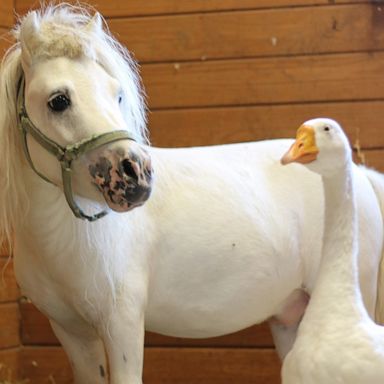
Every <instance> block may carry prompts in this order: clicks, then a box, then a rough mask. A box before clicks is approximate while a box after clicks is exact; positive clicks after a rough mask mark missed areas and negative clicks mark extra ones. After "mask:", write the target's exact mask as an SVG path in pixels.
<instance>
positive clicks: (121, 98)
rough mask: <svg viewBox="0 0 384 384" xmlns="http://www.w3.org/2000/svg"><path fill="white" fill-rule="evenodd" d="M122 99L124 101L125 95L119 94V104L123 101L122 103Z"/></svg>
mask: <svg viewBox="0 0 384 384" xmlns="http://www.w3.org/2000/svg"><path fill="white" fill-rule="evenodd" d="M122 101H123V96H122V95H120V96H119V104H121V103H122Z"/></svg>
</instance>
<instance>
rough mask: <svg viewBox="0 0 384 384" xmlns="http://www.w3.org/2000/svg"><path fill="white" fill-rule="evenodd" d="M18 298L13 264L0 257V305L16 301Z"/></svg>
mask: <svg viewBox="0 0 384 384" xmlns="http://www.w3.org/2000/svg"><path fill="white" fill-rule="evenodd" d="M19 296H20V293H19V289H18V287H17V284H16V279H15V274H14V271H13V262H12V260H10V261H9V260H8V259H6V258H2V257H0V303H2V302H9V301H16V300H17V299H18V298H19Z"/></svg>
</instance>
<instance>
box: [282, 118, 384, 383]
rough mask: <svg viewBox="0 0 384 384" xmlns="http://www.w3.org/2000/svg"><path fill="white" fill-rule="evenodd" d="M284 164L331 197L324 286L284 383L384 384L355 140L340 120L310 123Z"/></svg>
mask: <svg viewBox="0 0 384 384" xmlns="http://www.w3.org/2000/svg"><path fill="white" fill-rule="evenodd" d="M281 162H282V164H288V163H292V162H298V163H303V164H305V165H306V166H307V167H308V168H309V169H310V170H311V171H314V172H316V173H318V174H320V175H321V176H322V180H323V188H324V196H325V222H324V225H325V228H324V243H323V244H324V248H323V255H322V260H321V263H320V268H319V273H318V279H317V282H316V285H315V288H314V291H313V293H312V296H311V300H310V303H309V305H308V307H307V310H306V312H305V315H304V317H303V320H302V322H301V324H300V327H299V331H298V337H297V339H296V342H295V344H294V347H293V349H292V350H291V351H290V352H289V354H288V355H287V357H286V359H285V361H284V364H283V369H282V379H283V381H282V382H283V384H336V383H337V384H339V383H340V384H341V383H342V384H383V383H384V327H381V326H379V325H377V324H375V323H374V322H373V321H372V320H371V318H370V317H369V316H368V314H367V311H366V310H365V307H364V305H363V301H362V297H361V292H360V288H359V284H358V272H357V255H358V247H359V244H358V241H357V233H358V222H357V213H356V202H355V192H354V181H353V172H352V168H353V167H354V166H355V165H354V164H353V162H352V155H351V148H350V145H349V142H348V139H347V137H346V136H345V134H344V132H343V130H342V129H341V127H340V126H339V124H338V123H336V122H335V121H333V120H330V119H314V120H309V121H307V122H306V123H304V124H303V125H302V126H301V127H300V128H299V129H298V131H297V136H296V141H295V143H294V144H293V145H292V147H291V148H290V150H289V151H288V152H287V153H286V154H285V155H284V157H283V158H282V160H281Z"/></svg>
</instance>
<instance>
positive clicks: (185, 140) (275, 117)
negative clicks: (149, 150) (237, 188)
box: [149, 101, 384, 148]
mask: <svg viewBox="0 0 384 384" xmlns="http://www.w3.org/2000/svg"><path fill="white" fill-rule="evenodd" d="M320 116H324V117H325V116H326V117H330V118H333V119H335V120H338V121H339V122H340V123H341V124H342V126H343V127H344V129H345V131H346V132H347V134H348V136H349V138H350V140H351V142H352V143H356V142H357V140H358V141H359V144H360V146H361V147H363V148H372V147H374V148H377V147H379V146H382V147H384V135H383V134H382V132H383V123H382V121H383V120H384V101H375V102H352V103H318V104H298V105H268V106H253V107H233V108H231V107H223V108H201V109H176V110H163V111H154V112H153V113H150V114H149V128H150V137H151V142H152V144H153V145H154V146H159V147H189V146H199V145H214V144H227V143H237V142H245V141H256V140H265V139H278V138H283V137H293V136H294V134H295V132H296V129H297V128H298V127H299V126H300V125H301V124H302V123H303V122H304V121H306V120H308V119H312V118H315V117H320Z"/></svg>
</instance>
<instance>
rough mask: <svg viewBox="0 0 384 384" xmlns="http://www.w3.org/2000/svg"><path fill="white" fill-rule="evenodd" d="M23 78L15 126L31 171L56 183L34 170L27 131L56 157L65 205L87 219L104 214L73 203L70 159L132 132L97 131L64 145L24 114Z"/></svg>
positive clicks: (49, 181) (19, 91)
mask: <svg viewBox="0 0 384 384" xmlns="http://www.w3.org/2000/svg"><path fill="white" fill-rule="evenodd" d="M24 92H25V80H24V76H23V77H22V78H21V80H20V85H19V89H18V93H17V114H18V117H19V124H18V127H19V130H20V132H21V135H22V143H23V149H24V154H25V157H26V158H27V161H28V163H29V165H30V167H31V168H32V169H33V170H34V172H35V173H36V174H37V175H39V176H40V177H41V178H42V179H43V180H45V181H47V182H48V183H51V184H53V185H56V184H55V183H53V182H52V181H51V180H49V179H48V178H47V177H46V176H45V175H43V174H42V173H41V172H40V171H38V170H37V169H36V167H35V165H34V164H33V161H32V158H31V155H30V153H29V148H28V141H27V136H28V134H30V135H31V136H32V137H33V138H34V140H35V141H36V142H37V143H38V144H39V145H40V146H42V147H43V148H44V149H45V150H46V151H47V152H49V153H51V154H52V155H53V156H55V158H56V159H57V160H58V161H59V163H60V166H61V176H62V182H63V190H64V195H65V198H66V200H67V203H68V205H69V207H70V208H71V210H72V212H73V214H74V215H75V216H76V217H77V218H79V219H84V220H88V221H95V220H97V219H100V218H101V217H103V216H105V215H106V214H107V213H108V212H107V211H101V212H99V213H96V214H94V215H92V216H89V215H87V214H85V213H84V212H83V211H82V210H81V209H80V207H79V206H78V205H77V203H76V201H75V199H74V196H73V191H72V162H73V161H74V160H76V159H77V158H79V157H80V156H81V155H84V154H85V153H87V152H89V151H92V150H94V149H96V148H99V147H101V146H103V145H105V144H109V143H113V142H115V141H119V140H132V141H135V140H134V139H133V138H132V136H130V135H129V133H128V132H127V131H125V130H118V131H112V132H107V133H102V134H99V135H92V136H91V137H89V138H86V139H84V140H81V141H79V142H77V143H74V144H70V145H67V146H65V147H64V146H61V145H59V144H57V143H56V142H55V141H53V140H51V139H50V138H49V137H47V136H46V135H44V134H43V133H42V132H41V131H40V130H39V129H38V128H37V127H36V126H35V125H34V124H33V122H32V121H31V119H30V118H29V116H28V113H27V110H26V108H25V96H24Z"/></svg>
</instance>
